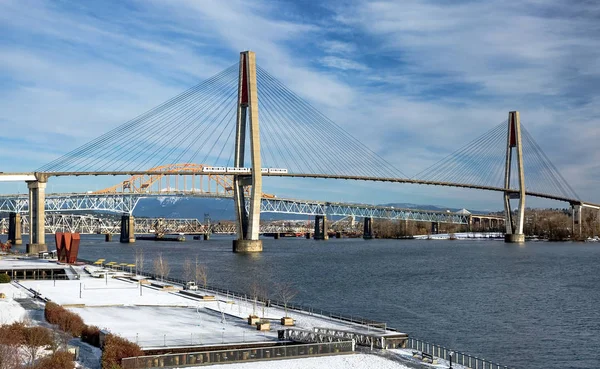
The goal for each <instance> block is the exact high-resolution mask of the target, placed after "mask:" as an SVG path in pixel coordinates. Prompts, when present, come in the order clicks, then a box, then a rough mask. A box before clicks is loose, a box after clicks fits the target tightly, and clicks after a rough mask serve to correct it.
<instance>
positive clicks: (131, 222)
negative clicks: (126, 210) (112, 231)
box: [119, 214, 135, 243]
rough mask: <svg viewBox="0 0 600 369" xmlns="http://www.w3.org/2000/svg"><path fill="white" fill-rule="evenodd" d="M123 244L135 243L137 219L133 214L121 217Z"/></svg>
mask: <svg viewBox="0 0 600 369" xmlns="http://www.w3.org/2000/svg"><path fill="white" fill-rule="evenodd" d="M119 242H121V243H134V242H135V218H134V217H133V215H131V214H123V216H122V217H121V237H120V238H119Z"/></svg>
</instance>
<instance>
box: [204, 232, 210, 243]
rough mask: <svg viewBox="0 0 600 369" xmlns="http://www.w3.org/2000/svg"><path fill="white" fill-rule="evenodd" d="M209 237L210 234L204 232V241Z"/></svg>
mask: <svg viewBox="0 0 600 369" xmlns="http://www.w3.org/2000/svg"><path fill="white" fill-rule="evenodd" d="M209 239H210V235H209V234H208V233H205V234H204V241H208V240H209Z"/></svg>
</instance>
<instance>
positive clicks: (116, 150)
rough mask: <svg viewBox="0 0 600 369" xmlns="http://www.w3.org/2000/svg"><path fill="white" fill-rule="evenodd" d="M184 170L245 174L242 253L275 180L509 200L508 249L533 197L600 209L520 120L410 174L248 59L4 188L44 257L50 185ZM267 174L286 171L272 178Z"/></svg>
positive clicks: (256, 247)
mask: <svg viewBox="0 0 600 369" xmlns="http://www.w3.org/2000/svg"><path fill="white" fill-rule="evenodd" d="M259 114H260V119H259ZM259 120H260V124H259ZM177 163H209V164H210V165H211V167H212V168H233V169H234V171H233V172H231V173H227V174H228V176H229V178H230V186H229V188H230V191H231V196H232V197H233V199H234V205H235V215H236V219H237V224H238V226H237V227H238V230H237V234H238V239H237V240H236V241H234V251H237V252H253V251H261V250H262V244H261V241H260V240H259V238H258V234H259V227H260V213H261V211H262V210H263V209H264V200H265V196H264V194H263V191H262V181H263V177H271V176H279V177H294V178H318V179H327V180H333V179H337V180H340V179H343V180H357V181H380V182H390V183H404V184H406V183H409V184H419V185H433V186H451V187H460V188H470V189H475V190H487V191H495V192H499V193H501V194H502V198H503V200H504V206H505V218H506V222H505V227H506V241H507V242H523V241H524V235H523V224H524V211H525V200H526V197H527V196H535V197H540V198H546V199H553V200H557V201H564V202H567V203H569V204H571V206H573V208H574V212H575V214H574V219H580V218H581V209H582V207H592V208H595V209H600V206H598V205H596V204H591V203H587V202H585V201H583V200H581V199H579V197H578V196H577V194H576V193H575V191H574V190H573V189H572V188H571V186H570V185H569V183H568V181H567V180H566V179H565V178H564V177H563V176H562V175H561V174H560V173H559V171H558V170H557V168H556V167H555V166H554V165H553V164H552V163H551V161H550V160H549V158H548V157H547V156H546V154H545V153H544V152H543V151H542V149H541V147H540V146H539V145H538V144H537V143H536V142H535V140H534V139H533V137H532V136H531V135H530V134H529V133H528V131H527V130H526V128H525V126H524V125H521V121H520V116H519V113H518V112H516V111H513V112H510V113H509V117H508V120H506V121H505V122H503V123H500V124H498V125H494V126H493V127H492V129H491V130H490V131H488V132H487V133H485V134H483V135H481V136H479V137H477V138H476V139H474V140H472V141H471V142H469V143H468V144H467V145H465V146H464V147H462V148H460V149H459V150H457V151H455V152H454V153H451V154H450V155H448V156H446V157H445V158H443V159H441V160H440V161H439V162H437V163H436V164H434V165H432V166H431V167H429V168H426V169H425V170H423V171H421V172H420V173H418V174H416V175H414V176H407V175H406V174H404V173H403V172H402V171H401V170H399V169H397V168H396V167H394V166H393V165H392V164H390V163H389V162H388V161H386V160H385V159H384V158H382V157H381V156H380V155H378V154H377V153H375V152H374V151H372V150H370V149H369V148H368V147H366V146H365V145H364V144H363V143H362V142H361V141H360V140H359V139H357V138H355V137H352V136H351V135H350V134H348V133H347V132H346V131H345V130H344V129H343V128H342V127H340V126H339V125H337V124H336V123H335V122H333V121H331V120H330V119H329V118H327V117H326V116H324V115H323V114H322V113H320V112H319V111H318V110H317V109H315V108H314V107H313V106H311V105H310V104H309V103H307V102H306V101H305V100H303V99H302V98H301V97H299V96H298V95H297V94H296V93H294V92H292V91H291V90H290V89H289V88H287V87H286V86H285V85H284V84H283V83H282V82H281V81H279V80H278V79H277V78H275V77H274V76H272V75H271V74H269V73H268V72H267V71H266V70H264V69H263V68H261V67H260V66H258V65H257V64H256V60H255V54H254V53H253V52H242V53H241V54H240V61H239V63H236V64H234V65H232V66H231V67H229V68H226V69H225V70H223V71H222V72H220V73H218V74H217V75H215V76H213V77H211V78H209V79H208V80H206V81H204V82H202V83H200V84H198V85H196V86H194V87H192V88H190V89H189V90H187V91H185V92H183V93H182V94H180V95H178V96H176V97H174V98H172V99H170V100H168V101H167V102H165V103H163V104H161V105H159V106H158V107H156V108H154V109H151V110H150V111H148V112H146V113H144V114H141V115H140V116H138V117H136V118H134V119H132V120H130V121H128V122H126V123H124V124H123V125H121V126H119V127H117V128H115V129H113V130H111V131H109V132H107V133H106V134H104V135H102V136H100V137H98V138H96V139H94V140H92V141H90V142H89V143H87V144H85V145H83V146H81V147H79V148H77V149H75V150H73V151H71V152H69V153H67V154H65V155H63V156H62V157H60V158H57V159H56V160H54V161H52V162H50V163H48V164H47V165H44V166H43V167H41V168H39V169H38V170H37V171H35V172H32V173H13V174H9V173H6V174H3V175H2V176H0V180H25V181H27V182H28V187H29V196H28V197H29V204H31V205H30V207H31V210H32V211H30V212H29V214H30V215H29V217H30V219H29V220H30V223H31V224H32V230H33V232H32V250H33V251H35V249H36V248H45V246H44V245H45V238H44V234H43V233H44V231H43V217H44V212H45V209H46V205H45V189H46V183H47V182H48V180H50V179H51V178H53V177H57V176H98V175H127V176H150V177H152V176H161V175H162V174H163V173H162V172H163V171H162V170H161V169H156V168H164V167H165V166H170V165H171V166H176V165H177ZM191 165H192V166H193V164H191ZM211 167H208V166H203V167H202V168H201V169H200V168H197V167H196V168H193V167H190V168H186V167H177V168H174V169H173V171H172V172H171V174H172V175H190V174H191V175H200V174H202V173H204V172H203V170H205V169H206V168H211ZM146 168H154V169H151V170H147V169H146ZM264 168H285V170H280V171H275V172H270V171H267V172H264V171H263V169H264ZM514 199H518V210H517V211H516V213H513V211H512V207H511V200H514ZM284 203H285V202H279V203H278V204H284ZM579 223H581V222H579ZM365 227H366V223H365ZM130 229H131V230H133V227H130ZM36 245H39V246H36Z"/></svg>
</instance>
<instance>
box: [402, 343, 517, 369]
mask: <svg viewBox="0 0 600 369" xmlns="http://www.w3.org/2000/svg"><path fill="white" fill-rule="evenodd" d="M407 348H410V349H413V350H416V351H419V352H421V353H425V354H428V355H431V356H432V357H437V358H440V359H444V360H449V359H450V356H449V354H450V353H451V352H452V363H454V364H458V365H462V366H464V367H465V368H469V369H508V367H507V366H504V365H500V364H498V363H494V362H491V361H489V360H486V359H483V358H479V357H477V356H472V355H469V354H465V353H464V352H460V351H454V350H451V349H449V348H446V347H444V346H440V345H436V344H433V343H430V342H427V341H423V340H420V339H417V338H413V337H409V338H408V344H407Z"/></svg>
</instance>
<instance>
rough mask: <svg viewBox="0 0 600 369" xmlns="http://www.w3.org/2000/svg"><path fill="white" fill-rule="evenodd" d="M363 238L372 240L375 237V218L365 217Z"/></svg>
mask: <svg viewBox="0 0 600 369" xmlns="http://www.w3.org/2000/svg"><path fill="white" fill-rule="evenodd" d="M363 238H364V239H365V240H370V239H372V238H373V218H371V217H369V218H365V219H364V224H363Z"/></svg>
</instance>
